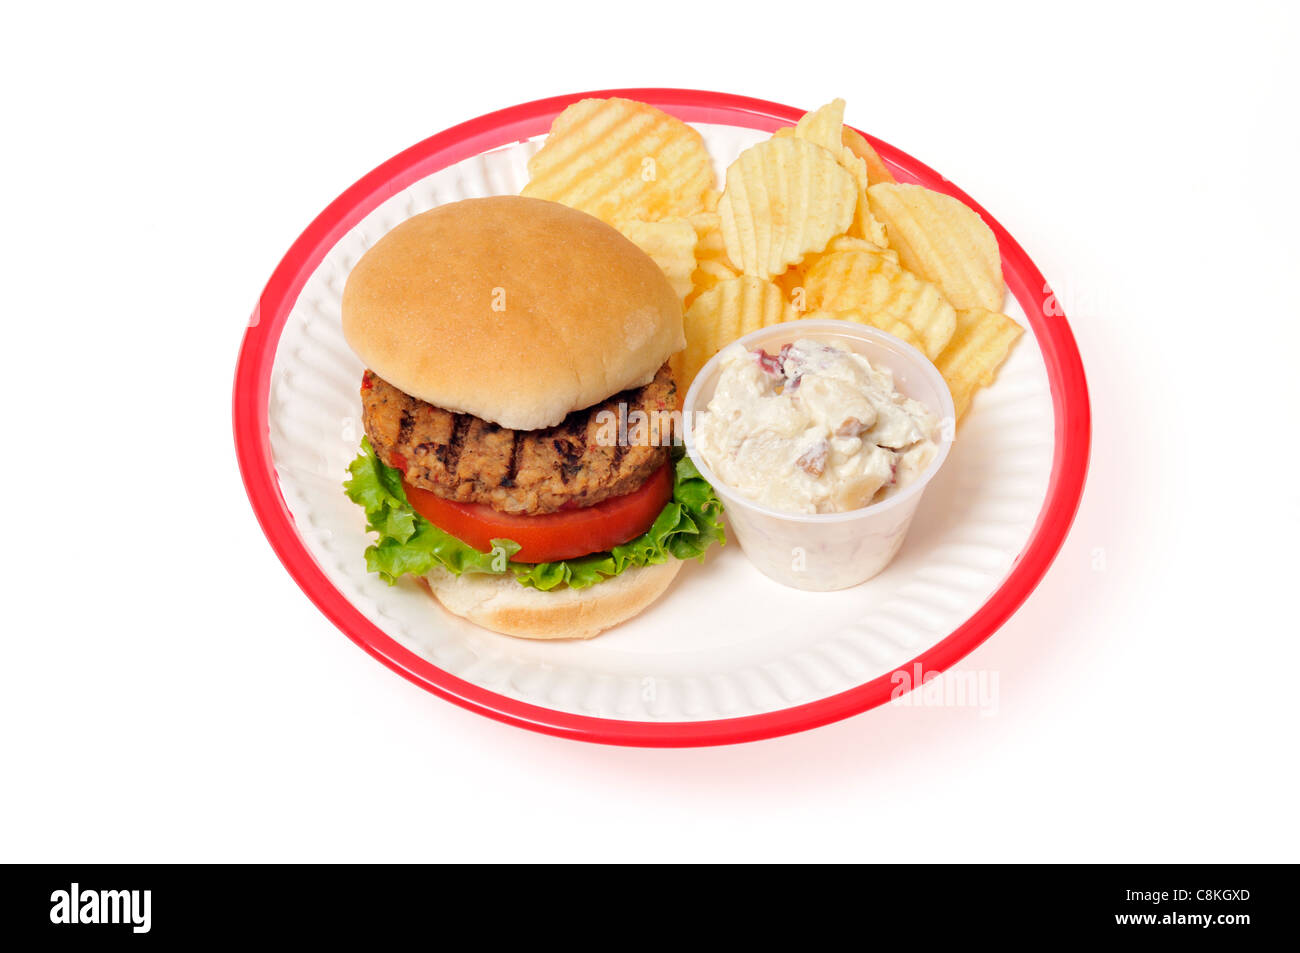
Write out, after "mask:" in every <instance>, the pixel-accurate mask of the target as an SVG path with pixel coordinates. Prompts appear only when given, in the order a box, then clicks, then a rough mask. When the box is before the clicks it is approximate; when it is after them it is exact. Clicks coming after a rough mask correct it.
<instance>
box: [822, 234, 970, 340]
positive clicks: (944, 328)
mask: <svg viewBox="0 0 1300 953" xmlns="http://www.w3.org/2000/svg"><path fill="white" fill-rule="evenodd" d="M805 287H806V288H807V294H808V306H809V308H810V310H818V309H822V310H827V311H845V310H848V309H850V308H858V309H861V310H862V312H863V313H864V314H866V315H867V316H868V317H869V318H871V319H872V320H874V319H875V318H876V317H877V315H881V314H883V315H887V316H889V317H891V318H894V319H895V320H898V321H902V322H903V323H904V324H906V325H907V326H908V327H910V328H911V329H912V330H913V331H915V332H916V333H917V336H918V337H919V338H920V339H921V342H922V343H923V344H924V345H925V346H924V347H922V348H921V350H922V351H923V352H925V356H926V357H928V358H930V359H931V360H934V358H935V357H936V356H937V355H938V354H939V352H941V351H942V350H943V349H944V346H945V345H946V344H947V343H948V339H949V338H951V337H952V333H953V328H954V327H955V325H956V320H957V318H956V314H955V312H954V310H953V307H952V305H951V304H949V303H948V302H947V301H945V300H944V297H943V295H941V294H940V293H939V289H938V288H936V287H935V286H934V285H932V284H930V283H929V282H928V281H924V280H922V279H921V278H918V277H916V275H914V274H912V273H911V272H910V271H907V270H905V269H903V268H902V267H900V266H899V265H897V264H895V263H894V262H892V261H890V260H889V259H888V258H886V257H885V256H884V255H877V254H873V253H871V252H866V251H837V252H832V253H830V254H827V255H821V256H820V257H819V258H818V259H817V262H816V263H815V264H814V265H813V266H812V267H811V268H810V269H809V270H808V276H807V279H806V282H805Z"/></svg>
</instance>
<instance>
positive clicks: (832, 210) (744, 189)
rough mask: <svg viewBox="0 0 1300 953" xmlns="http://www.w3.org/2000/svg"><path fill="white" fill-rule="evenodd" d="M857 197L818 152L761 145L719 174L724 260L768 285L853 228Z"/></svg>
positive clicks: (782, 141)
mask: <svg viewBox="0 0 1300 953" xmlns="http://www.w3.org/2000/svg"><path fill="white" fill-rule="evenodd" d="M857 198H858V196H857V189H856V187H855V183H854V181H853V176H852V175H850V174H849V173H848V172H847V171H846V170H845V169H844V168H843V167H842V166H840V164H839V163H838V162H837V161H836V159H835V156H834V155H832V154H831V153H829V152H827V151H826V150H825V149H823V148H821V147H820V146H818V145H815V144H813V143H811V142H808V141H807V140H804V139H798V138H795V137H793V136H787V137H782V138H773V139H768V140H766V141H764V142H760V143H758V144H757V145H755V146H751V147H750V148H749V149H746V150H745V151H744V152H742V153H741V154H740V157H739V158H738V159H736V161H735V162H733V163H732V164H731V166H730V168H728V169H727V183H726V188H725V189H724V190H723V192H722V200H721V202H720V203H719V205H718V212H719V214H720V216H721V220H722V237H723V240H724V241H725V243H726V247H727V256H728V257H729V258H730V259H731V261H732V262H734V263H735V264H736V265H737V266H739V267H740V270H741V271H742V272H744V273H745V274H747V275H754V276H756V277H759V278H771V277H772V276H774V275H779V274H781V272H783V271H785V270H786V268H788V267H789V266H790V265H793V264H796V263H797V262H799V261H801V260H802V259H803V257H804V256H805V255H807V254H808V253H809V252H815V251H821V250H822V249H823V248H825V247H826V243H827V242H829V241H830V240H831V239H832V238H834V237H835V236H836V235H842V234H843V233H844V232H845V231H846V230H847V229H848V227H849V225H850V223H851V222H852V221H853V213H854V210H855V208H856V206H857Z"/></svg>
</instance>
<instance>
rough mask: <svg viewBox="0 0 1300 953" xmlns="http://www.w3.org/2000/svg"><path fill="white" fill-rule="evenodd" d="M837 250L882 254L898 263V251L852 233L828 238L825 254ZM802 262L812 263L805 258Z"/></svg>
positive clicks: (805, 263) (810, 265) (806, 264)
mask: <svg viewBox="0 0 1300 953" xmlns="http://www.w3.org/2000/svg"><path fill="white" fill-rule="evenodd" d="M837 251H865V252H870V253H871V254H873V255H884V256H885V257H886V258H888V259H889V260H890V261H892V262H894V263H895V264H897V263H898V252H896V251H894V250H893V249H892V248H885V247H883V246H881V245H877V244H875V243H874V242H869V241H867V240H866V239H864V238H854V237H853V236H852V235H836V236H835V237H834V238H832V239H831V240H830V244H828V245H827V246H826V252H825V254H830V253H831V252H837ZM803 263H804V265H805V266H806V267H812V264H811V263H810V262H809V261H808V260H807V259H804V262H803Z"/></svg>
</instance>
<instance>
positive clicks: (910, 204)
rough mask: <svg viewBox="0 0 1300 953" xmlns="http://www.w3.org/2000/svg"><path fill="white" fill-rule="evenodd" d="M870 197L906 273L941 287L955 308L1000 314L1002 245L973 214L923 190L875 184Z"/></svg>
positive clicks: (1003, 291)
mask: <svg viewBox="0 0 1300 953" xmlns="http://www.w3.org/2000/svg"><path fill="white" fill-rule="evenodd" d="M867 195H868V197H869V199H870V202H871V211H872V213H873V214H874V215H875V216H876V218H878V219H879V220H880V221H882V222H884V223H885V226H886V227H887V228H888V229H889V246H890V247H891V248H893V249H895V250H897V252H898V257H899V260H900V261H901V263H902V265H903V267H904V268H907V269H908V270H909V271H912V272H915V273H916V274H917V275H920V276H921V277H922V278H925V279H926V280H927V281H932V282H934V283H935V284H936V285H938V286H939V290H940V291H942V292H943V295H944V297H946V298H947V299H948V300H949V301H950V302H951V303H952V305H953V307H955V308H986V309H988V310H989V311H1000V310H1001V309H1002V302H1003V300H1004V298H1005V296H1006V288H1005V286H1004V284H1003V282H1002V258H1001V256H1000V255H999V253H998V240H997V238H995V237H994V235H993V231H992V229H990V228H989V227H988V226H987V225H985V224H984V220H983V219H981V218H980V217H979V215H978V214H977V213H976V212H975V211H974V210H973V209H971V208H969V207H968V206H966V205H965V204H963V203H962V202H959V201H958V200H957V199H955V198H953V197H952V196H950V195H943V194H942V193H940V192H932V191H931V190H930V189H927V188H923V187H922V186H919V185H897V184H894V185H889V184H885V185H873V186H871V188H870V189H868V191H867Z"/></svg>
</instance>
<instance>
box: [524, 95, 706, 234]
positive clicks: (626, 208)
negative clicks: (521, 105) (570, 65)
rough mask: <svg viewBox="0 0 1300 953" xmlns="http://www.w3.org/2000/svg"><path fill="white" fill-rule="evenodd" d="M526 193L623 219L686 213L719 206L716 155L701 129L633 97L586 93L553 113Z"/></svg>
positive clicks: (530, 167)
mask: <svg viewBox="0 0 1300 953" xmlns="http://www.w3.org/2000/svg"><path fill="white" fill-rule="evenodd" d="M528 173H529V180H528V184H527V185H526V186H524V189H523V191H522V192H521V193H520V194H522V195H528V196H532V197H533V198H539V199H550V200H551V201H553V202H561V203H563V204H565V205H568V206H571V207H573V208H576V209H581V210H582V211H584V212H587V213H588V214H590V215H594V216H596V217H597V218H599V219H603V220H604V221H606V222H609V223H610V224H611V225H617V224H619V223H620V222H622V221H626V220H628V219H640V220H641V221H646V222H653V221H657V220H658V219H661V218H671V217H685V216H688V215H693V214H695V213H696V212H700V211H704V210H706V209H708V208H710V207H711V206H712V205H713V204H716V201H717V198H716V195H717V193H716V189H715V186H716V184H717V183H716V181H715V178H714V175H713V161H712V160H711V159H710V158H709V153H708V151H707V150H706V149H705V147H704V139H703V138H702V137H701V136H700V134H699V133H698V132H696V131H695V130H694V129H692V128H691V127H690V126H688V125H687V124H686V123H684V122H682V121H681V120H680V119H676V118H674V117H672V116H670V115H668V114H667V113H665V112H662V111H661V110H658V109H655V108H654V107H653V106H648V105H646V104H645V103H638V102H633V101H632V100H630V99H583V100H579V101H578V102H576V103H573V104H572V105H571V106H569V107H568V108H566V109H565V110H564V111H563V112H562V113H560V114H559V115H558V116H556V117H555V122H554V123H552V124H551V132H550V135H548V136H547V137H546V142H545V144H544V145H543V146H542V148H541V150H540V151H538V152H537V153H536V154H535V155H534V156H533V157H532V158H531V159H529V160H528Z"/></svg>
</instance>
